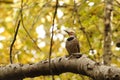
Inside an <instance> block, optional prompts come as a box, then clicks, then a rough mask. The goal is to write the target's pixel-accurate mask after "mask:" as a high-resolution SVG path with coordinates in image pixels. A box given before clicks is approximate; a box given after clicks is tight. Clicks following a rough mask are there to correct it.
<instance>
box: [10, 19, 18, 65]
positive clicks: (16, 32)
mask: <svg viewBox="0 0 120 80" xmlns="http://www.w3.org/2000/svg"><path fill="white" fill-rule="evenodd" d="M19 27H20V20H19V21H18V25H17V28H16V31H15V34H14V39H13V41H12V44H11V45H10V63H11V64H12V63H13V60H12V48H13V45H14V43H15V41H16V37H17V34H18V30H19Z"/></svg>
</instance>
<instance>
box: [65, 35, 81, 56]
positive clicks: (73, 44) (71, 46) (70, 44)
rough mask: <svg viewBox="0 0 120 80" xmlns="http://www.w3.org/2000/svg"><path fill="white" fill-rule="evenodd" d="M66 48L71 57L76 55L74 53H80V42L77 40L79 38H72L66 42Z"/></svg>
mask: <svg viewBox="0 0 120 80" xmlns="http://www.w3.org/2000/svg"><path fill="white" fill-rule="evenodd" d="M65 47H66V49H67V51H68V53H69V55H71V54H74V53H80V45H79V41H78V40H77V38H76V37H75V36H70V37H69V38H68V39H67V40H66V46H65Z"/></svg>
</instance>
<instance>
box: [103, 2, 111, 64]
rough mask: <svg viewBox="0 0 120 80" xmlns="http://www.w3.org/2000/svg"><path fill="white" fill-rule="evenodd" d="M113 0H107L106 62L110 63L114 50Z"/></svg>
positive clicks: (105, 29)
mask: <svg viewBox="0 0 120 80" xmlns="http://www.w3.org/2000/svg"><path fill="white" fill-rule="evenodd" d="M112 2H113V0H105V19H104V20H105V23H104V24H105V28H104V54H103V60H104V64H106V65H110V63H111V57H112V51H111V39H112V37H111V13H112Z"/></svg>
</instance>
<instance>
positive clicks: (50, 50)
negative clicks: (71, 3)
mask: <svg viewBox="0 0 120 80" xmlns="http://www.w3.org/2000/svg"><path fill="white" fill-rule="evenodd" d="M57 9H58V0H56V7H55V12H54V15H53V21H52V35H51V41H50V49H49V69H50V73H51V75H52V80H54V76H53V72H52V69H51V55H52V45H53V36H54V25H55V17H56V14H57Z"/></svg>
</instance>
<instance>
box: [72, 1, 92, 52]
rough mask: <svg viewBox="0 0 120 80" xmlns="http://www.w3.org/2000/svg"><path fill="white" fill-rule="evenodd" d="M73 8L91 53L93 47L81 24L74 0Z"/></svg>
mask: <svg viewBox="0 0 120 80" xmlns="http://www.w3.org/2000/svg"><path fill="white" fill-rule="evenodd" d="M74 9H75V12H76V14H77V17H78V23H79V24H80V30H81V31H82V32H83V33H84V34H85V36H86V39H87V41H88V44H89V47H90V50H92V53H94V51H93V48H92V45H91V43H90V40H89V36H88V34H87V32H86V31H85V28H84V26H83V25H82V23H81V20H80V16H79V14H78V9H77V6H76V2H75V0H74Z"/></svg>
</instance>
